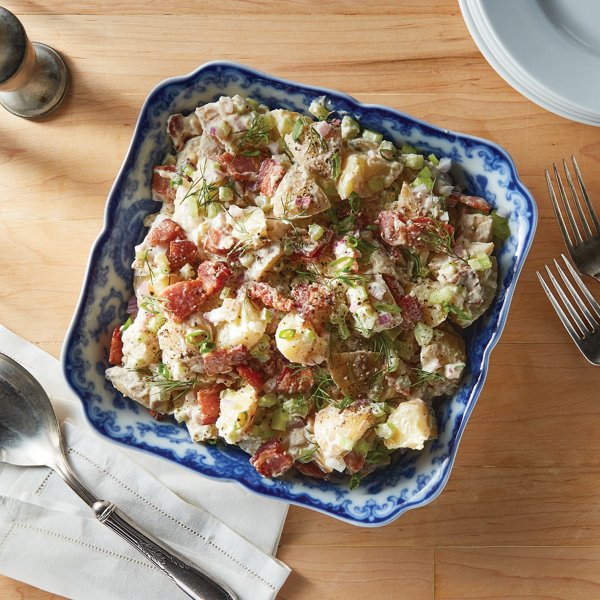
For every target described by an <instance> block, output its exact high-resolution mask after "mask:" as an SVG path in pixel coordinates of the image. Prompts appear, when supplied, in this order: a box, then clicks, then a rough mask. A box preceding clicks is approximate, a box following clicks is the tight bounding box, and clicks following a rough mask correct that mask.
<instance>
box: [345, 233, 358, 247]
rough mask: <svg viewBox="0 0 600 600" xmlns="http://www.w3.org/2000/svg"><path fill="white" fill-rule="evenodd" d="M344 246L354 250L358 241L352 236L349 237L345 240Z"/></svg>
mask: <svg viewBox="0 0 600 600" xmlns="http://www.w3.org/2000/svg"><path fill="white" fill-rule="evenodd" d="M346 244H347V245H348V246H350V248H356V247H357V246H358V239H357V238H355V237H354V236H353V235H349V236H348V237H347V238H346Z"/></svg>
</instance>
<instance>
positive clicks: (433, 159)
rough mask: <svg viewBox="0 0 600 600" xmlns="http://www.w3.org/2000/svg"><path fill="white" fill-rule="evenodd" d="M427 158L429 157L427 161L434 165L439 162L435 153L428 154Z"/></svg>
mask: <svg viewBox="0 0 600 600" xmlns="http://www.w3.org/2000/svg"><path fill="white" fill-rule="evenodd" d="M427 158H428V159H429V162H430V163H431V164H433V165H435V166H436V167H437V166H438V165H439V164H440V161H439V159H438V157H437V156H436V155H435V154H430V155H429V156H428V157H427Z"/></svg>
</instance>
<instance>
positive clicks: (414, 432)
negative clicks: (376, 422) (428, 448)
mask: <svg viewBox="0 0 600 600" xmlns="http://www.w3.org/2000/svg"><path fill="white" fill-rule="evenodd" d="M385 424H386V425H387V429H388V431H389V433H390V435H389V437H387V438H386V439H384V440H383V443H384V444H385V447H386V448H388V449H390V450H396V449H397V448H410V449H412V450H422V449H423V447H424V445H425V442H426V441H427V440H430V439H432V438H433V437H435V435H436V431H435V430H436V426H435V417H434V416H433V413H432V411H431V409H430V408H429V405H428V404H427V403H425V402H423V400H421V399H420V398H415V399H413V400H407V401H406V402H401V403H400V404H399V405H398V406H397V407H396V408H395V409H394V410H393V411H392V413H391V414H390V416H389V417H388V420H387V421H386V423H385ZM376 431H377V430H376Z"/></svg>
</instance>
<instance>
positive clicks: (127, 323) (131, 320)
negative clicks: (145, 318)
mask: <svg viewBox="0 0 600 600" xmlns="http://www.w3.org/2000/svg"><path fill="white" fill-rule="evenodd" d="M132 323H133V319H132V318H131V315H129V317H127V321H125V323H123V325H121V333H123V332H124V331H127V329H129V327H131V324H132Z"/></svg>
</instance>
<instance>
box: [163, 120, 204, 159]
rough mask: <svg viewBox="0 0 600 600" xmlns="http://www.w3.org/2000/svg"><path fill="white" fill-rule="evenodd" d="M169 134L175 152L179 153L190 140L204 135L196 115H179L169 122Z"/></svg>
mask: <svg viewBox="0 0 600 600" xmlns="http://www.w3.org/2000/svg"><path fill="white" fill-rule="evenodd" d="M167 133H168V134H169V135H170V136H171V140H172V142H173V146H174V147H175V150H176V151H177V152H179V151H180V150H181V149H182V148H183V146H184V145H185V143H186V142H187V141H188V140H189V139H191V138H193V137H195V136H197V135H200V134H201V133H202V127H201V125H200V121H199V120H198V117H197V116H196V113H191V114H189V115H188V116H187V117H184V116H183V115H182V114H180V113H178V114H175V115H171V116H170V117H169V119H168V120H167Z"/></svg>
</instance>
